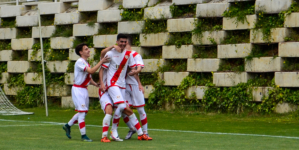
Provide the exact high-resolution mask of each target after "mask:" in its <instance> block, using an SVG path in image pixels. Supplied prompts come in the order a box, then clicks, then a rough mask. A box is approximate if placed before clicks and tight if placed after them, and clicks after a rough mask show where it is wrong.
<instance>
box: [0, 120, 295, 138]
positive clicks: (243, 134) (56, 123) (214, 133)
mask: <svg viewBox="0 0 299 150" xmlns="http://www.w3.org/2000/svg"><path fill="white" fill-rule="evenodd" d="M0 121H6V122H30V123H43V124H52V125H64V124H65V123H60V122H46V121H25V120H6V119H0ZM86 126H88V127H98V128H101V127H102V126H99V125H86ZM118 128H127V127H118ZM148 130H150V131H160V132H180V133H197V134H211V135H238V136H254V137H270V138H283V139H297V140H299V137H294V136H276V135H264V134H245V133H225V132H201V131H186V130H167V129H148Z"/></svg>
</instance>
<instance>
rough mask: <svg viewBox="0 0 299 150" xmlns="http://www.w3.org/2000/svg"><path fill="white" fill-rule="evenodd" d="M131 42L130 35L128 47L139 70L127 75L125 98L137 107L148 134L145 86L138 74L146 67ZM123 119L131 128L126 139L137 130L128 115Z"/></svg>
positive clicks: (144, 130) (144, 131)
mask: <svg viewBox="0 0 299 150" xmlns="http://www.w3.org/2000/svg"><path fill="white" fill-rule="evenodd" d="M131 44H132V38H131V37H130V36H129V37H128V43H127V47H126V49H127V50H128V51H131V52H132V56H133V59H134V61H135V63H136V66H137V70H134V71H131V72H130V73H128V75H127V77H126V95H125V99H126V100H127V103H128V104H129V105H130V106H133V107H135V108H136V109H137V111H138V113H139V117H140V121H141V124H142V130H143V133H144V134H147V135H148V132H147V116H146V113H145V110H144V106H145V101H144V95H143V93H144V89H143V86H142V84H141V82H140V80H139V76H138V73H140V72H141V69H142V68H143V67H144V63H143V60H142V57H141V55H140V54H138V53H137V52H135V51H133V50H132V48H131ZM133 73H135V76H131V75H132V74H133ZM123 119H124V122H125V123H126V124H127V125H128V127H129V128H130V130H129V133H128V134H127V136H126V138H125V139H130V138H131V137H132V135H133V134H134V133H136V131H135V129H134V128H133V127H132V125H131V124H130V122H129V121H128V118H127V116H125V115H124V116H123ZM149 139H150V140H152V138H150V137H149Z"/></svg>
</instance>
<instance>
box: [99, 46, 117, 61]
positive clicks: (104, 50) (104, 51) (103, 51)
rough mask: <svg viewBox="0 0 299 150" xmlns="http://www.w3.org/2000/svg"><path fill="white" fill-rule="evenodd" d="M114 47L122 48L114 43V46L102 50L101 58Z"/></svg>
mask: <svg viewBox="0 0 299 150" xmlns="http://www.w3.org/2000/svg"><path fill="white" fill-rule="evenodd" d="M113 48H115V49H116V50H117V51H121V49H120V47H119V46H117V45H112V46H110V47H107V48H105V49H103V50H102V51H101V59H103V58H104V56H105V55H106V53H107V52H109V51H110V50H111V49H113Z"/></svg>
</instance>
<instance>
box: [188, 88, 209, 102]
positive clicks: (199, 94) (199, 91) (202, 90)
mask: <svg viewBox="0 0 299 150" xmlns="http://www.w3.org/2000/svg"><path fill="white" fill-rule="evenodd" d="M206 89H207V87H205V86H192V87H189V88H188V89H187V93H186V95H187V97H189V98H190V97H191V96H192V93H193V92H195V95H196V98H197V99H203V96H204V95H205V90H206Z"/></svg>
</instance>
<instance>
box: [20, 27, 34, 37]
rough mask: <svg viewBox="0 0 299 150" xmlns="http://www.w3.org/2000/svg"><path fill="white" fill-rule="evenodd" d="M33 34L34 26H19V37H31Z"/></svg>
mask: <svg viewBox="0 0 299 150" xmlns="http://www.w3.org/2000/svg"><path fill="white" fill-rule="evenodd" d="M31 36H32V28H30V27H22V28H17V37H16V38H17V39H20V38H31Z"/></svg>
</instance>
